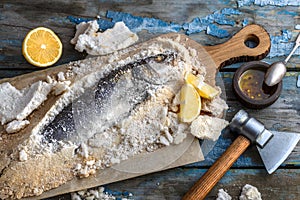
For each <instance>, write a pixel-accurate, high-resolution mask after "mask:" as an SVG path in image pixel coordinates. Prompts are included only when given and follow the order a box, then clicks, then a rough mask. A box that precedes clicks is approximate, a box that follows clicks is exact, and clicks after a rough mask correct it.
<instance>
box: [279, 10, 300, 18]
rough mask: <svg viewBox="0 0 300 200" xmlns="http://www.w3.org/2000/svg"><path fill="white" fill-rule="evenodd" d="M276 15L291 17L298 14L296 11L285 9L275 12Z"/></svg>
mask: <svg viewBox="0 0 300 200" xmlns="http://www.w3.org/2000/svg"><path fill="white" fill-rule="evenodd" d="M277 14H278V15H290V16H292V17H296V16H298V13H297V12H294V11H287V10H280V11H278V12H277Z"/></svg>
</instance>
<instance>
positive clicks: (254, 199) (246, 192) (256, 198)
mask: <svg viewBox="0 0 300 200" xmlns="http://www.w3.org/2000/svg"><path fill="white" fill-rule="evenodd" d="M239 200H262V198H261V194H260V192H259V191H258V189H257V188H256V187H254V186H252V185H250V184H246V185H245V186H244V187H243V189H242V193H241V196H240V197H239Z"/></svg>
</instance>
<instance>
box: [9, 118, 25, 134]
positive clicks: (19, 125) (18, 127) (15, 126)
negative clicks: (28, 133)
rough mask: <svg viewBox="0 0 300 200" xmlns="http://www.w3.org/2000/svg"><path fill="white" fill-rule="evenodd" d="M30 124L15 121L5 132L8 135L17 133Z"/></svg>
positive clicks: (23, 121) (10, 123)
mask: <svg viewBox="0 0 300 200" xmlns="http://www.w3.org/2000/svg"><path fill="white" fill-rule="evenodd" d="M28 124H30V122H29V121H28V120H22V121H19V120H14V121H12V122H9V123H8V124H7V125H6V128H5V130H6V132H7V133H16V132H18V131H20V130H22V129H23V128H25V127H26V126H27V125H28Z"/></svg>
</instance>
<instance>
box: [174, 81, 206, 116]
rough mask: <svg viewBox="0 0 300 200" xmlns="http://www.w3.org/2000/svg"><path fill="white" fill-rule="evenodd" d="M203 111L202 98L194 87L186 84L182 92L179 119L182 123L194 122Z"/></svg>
mask: <svg viewBox="0 0 300 200" xmlns="http://www.w3.org/2000/svg"><path fill="white" fill-rule="evenodd" d="M200 110H201V98H200V96H199V94H198V92H197V91H196V89H195V88H194V86H193V85H191V84H189V83H186V84H184V85H183V86H182V88H181V90H180V111H179V119H180V120H181V121H182V122H192V121H193V120H194V119H196V118H197V117H198V115H199V114H200Z"/></svg>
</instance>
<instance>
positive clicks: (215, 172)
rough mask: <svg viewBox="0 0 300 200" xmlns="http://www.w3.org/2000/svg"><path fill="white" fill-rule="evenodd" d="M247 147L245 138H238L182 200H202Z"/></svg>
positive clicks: (248, 142) (247, 143)
mask: <svg viewBox="0 0 300 200" xmlns="http://www.w3.org/2000/svg"><path fill="white" fill-rule="evenodd" d="M249 145H250V141H249V140H248V139H247V138H246V137H244V136H242V135H240V136H238V137H237V138H236V139H235V140H234V142H233V143H232V144H231V145H230V147H229V148H228V149H227V150H226V151H225V153H224V154H223V155H222V156H221V157H220V158H219V159H218V160H217V161H216V162H215V163H214V164H213V165H212V166H211V167H210V168H209V170H208V171H207V172H206V173H205V174H204V175H203V176H202V177H201V178H200V180H198V181H197V182H196V184H195V185H194V186H193V187H192V188H191V189H190V190H189V191H188V192H187V193H186V195H185V196H184V197H183V200H201V199H204V198H205V197H206V195H207V194H208V193H209V192H210V191H211V189H212V188H213V187H214V186H215V185H216V184H217V183H218V182H219V180H220V179H221V178H222V177H223V175H224V174H225V173H226V172H227V171H228V170H229V168H230V167H231V166H232V165H233V163H234V162H235V161H236V160H237V159H238V158H239V157H240V155H241V154H242V153H243V152H244V151H245V150H246V149H247V147H248V146H249Z"/></svg>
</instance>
